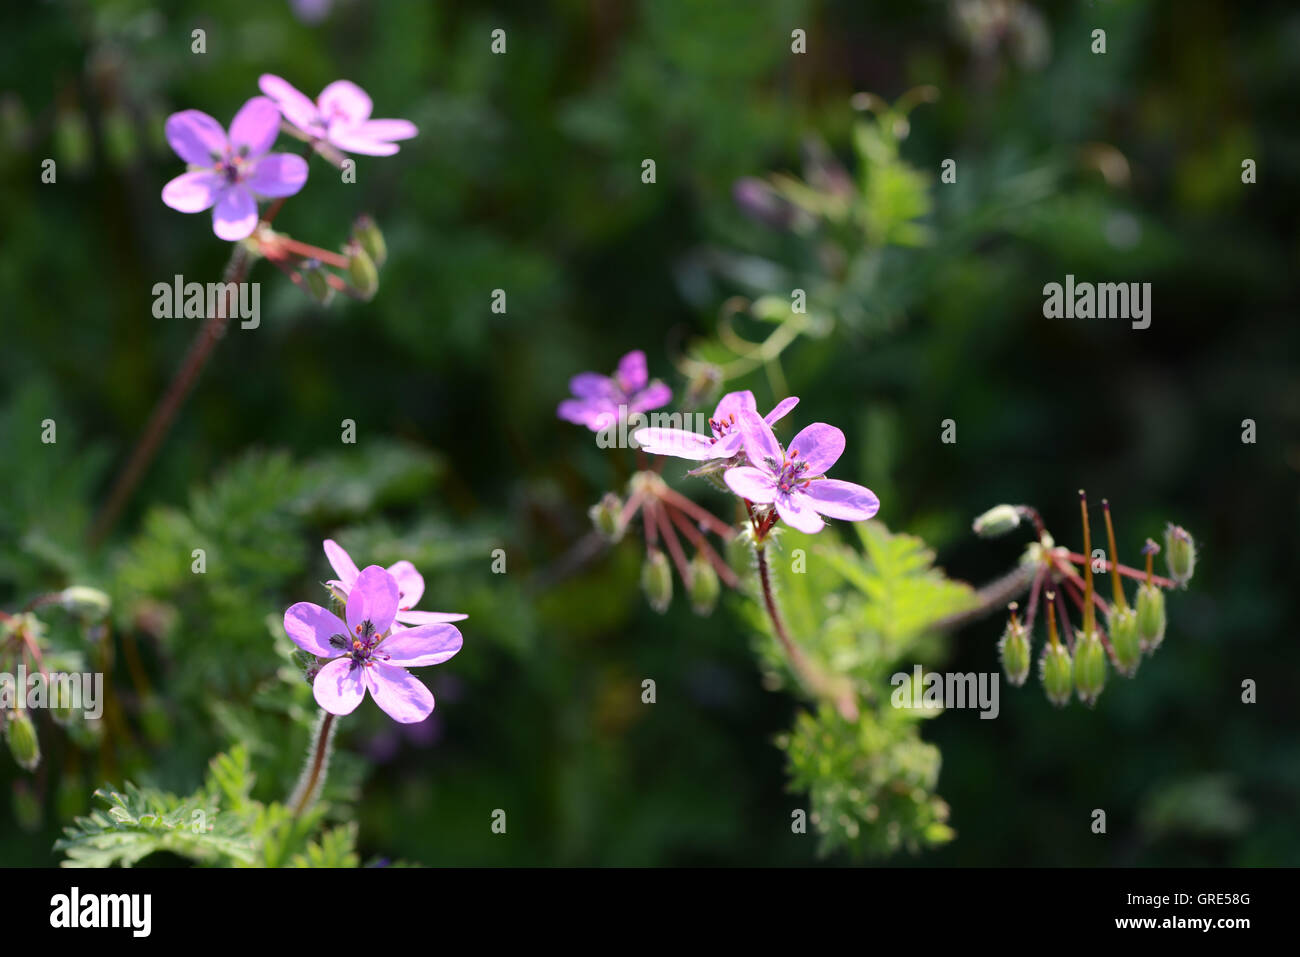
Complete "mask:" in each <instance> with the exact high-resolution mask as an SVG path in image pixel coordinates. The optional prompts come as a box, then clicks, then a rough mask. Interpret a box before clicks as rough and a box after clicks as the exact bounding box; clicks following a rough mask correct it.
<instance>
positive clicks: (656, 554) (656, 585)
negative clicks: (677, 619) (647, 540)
mask: <svg viewBox="0 0 1300 957" xmlns="http://www.w3.org/2000/svg"><path fill="white" fill-rule="evenodd" d="M641 588H642V590H643V591H645V597H646V599H647V600H648V601H649V602H650V607H651V608H653V609H654V610H655V611H657V612H659V614H661V615H662V614H663V613H664V612H666V611H667V610H668V606H669V605H670V604H672V600H673V570H672V566H671V565H669V564H668V556H667V555H665V554H664V553H663V552H661V551H659V549H657V548H656V549H654V550H653V551H651V552H650V554H648V555H647V556H646V559H645V564H644V565H642V566H641Z"/></svg>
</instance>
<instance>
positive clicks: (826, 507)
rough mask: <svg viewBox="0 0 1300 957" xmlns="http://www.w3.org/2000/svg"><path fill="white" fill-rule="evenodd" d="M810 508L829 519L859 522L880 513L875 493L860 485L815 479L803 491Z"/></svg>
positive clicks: (878, 500)
mask: <svg viewBox="0 0 1300 957" xmlns="http://www.w3.org/2000/svg"><path fill="white" fill-rule="evenodd" d="M803 493H804V495H806V496H807V497H808V498H809V499H810V500H811V502H812V507H813V508H814V509H816V510H817V511H819V512H821V513H822V514H823V515H827V516H829V517H831V518H842V519H845V520H847V521H850V522H861V521H865V520H866V519H868V518H871V517H872V516H873V515H875V514H876V512H878V511H880V499H878V498H876V493H875V492H873V491H871V489H869V488H866V487H864V486H862V485H854V484H853V483H852V482H841V481H839V480H838V479H817V480H815V481H813V482H811V483H809V484H808V486H807V487H805V488H804V489H803Z"/></svg>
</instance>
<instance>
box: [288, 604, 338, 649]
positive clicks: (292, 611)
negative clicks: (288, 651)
mask: <svg viewBox="0 0 1300 957" xmlns="http://www.w3.org/2000/svg"><path fill="white" fill-rule="evenodd" d="M284 631H285V634H287V635H288V636H289V638H290V639H291V640H292V641H293V643H294V644H295V645H297V646H298V647H299V648H301V649H302V650H303V651H308V652H311V653H312V654H313V655H319V656H320V657H321V658H333V657H334V656H335V655H337V654H339V651H340V649H338V648H335V647H334V646H333V645H331V644H330V638H332V637H333V636H334V635H343V636H344V637H345V638H346V637H347V633H348V626H347V625H345V624H343V622H341V621H339V617H338V615H335V614H334V613H333V612H331V611H330V610H329V609H327V608H322V607H321V606H320V605H313V604H312V603H311V602H309V601H300V602H298V604H296V605H290V606H289V610H288V611H286V612H285V613H284Z"/></svg>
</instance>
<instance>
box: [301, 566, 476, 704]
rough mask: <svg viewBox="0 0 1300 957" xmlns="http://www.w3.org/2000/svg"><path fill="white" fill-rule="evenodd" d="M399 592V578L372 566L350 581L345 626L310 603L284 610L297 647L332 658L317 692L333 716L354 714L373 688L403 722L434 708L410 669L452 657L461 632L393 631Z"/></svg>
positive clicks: (434, 628) (443, 627)
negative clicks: (408, 669)
mask: <svg viewBox="0 0 1300 957" xmlns="http://www.w3.org/2000/svg"><path fill="white" fill-rule="evenodd" d="M399 594H400V589H399V587H398V584H397V579H396V578H394V577H393V576H392V575H390V574H389V573H388V572H387V571H385V570H384V569H382V568H380V567H379V566H378V565H370V566H368V567H367V568H364V569H362V571H361V572H360V573H359V574H358V575H357V577H356V579H355V580H354V581H353V583H352V587H351V591H350V592H349V594H348V601H347V608H346V612H345V617H346V619H347V621H346V624H345V623H344V622H342V621H340V620H339V619H338V617H337V616H336V615H334V614H333V613H332V612H331V611H329V610H328V609H326V608H322V607H321V606H320V605H313V604H312V603H311V602H305V601H303V602H298V604H296V605H294V606H292V607H291V608H290V609H289V610H288V611H286V612H285V613H284V630H285V632H287V633H288V635H289V637H290V638H291V639H293V642H294V644H296V645H297V646H298V647H299V648H302V649H303V650H304V651H307V652H309V653H311V654H313V655H316V656H317V657H319V658H328V659H329V661H328V662H327V663H326V664H325V665H324V666H323V667H322V668H321V669H320V672H319V673H318V674H317V675H316V679H315V681H314V682H313V683H312V690H313V693H314V694H315V696H316V703H317V704H319V705H320V706H321V707H322V708H324V709H325V710H326V711H328V712H330V713H331V714H351V713H352V712H353V711H355V710H356V707H357V705H359V704H360V703H361V699H362V698H364V697H365V695H366V692H367V691H369V692H370V695H371V697H373V698H374V699H375V703H376V704H377V705H379V707H381V708H383V709H384V711H386V712H388V715H389V716H390V717H391V718H393V719H394V720H396V721H400V722H401V723H402V724H414V723H415V722H417V721H423V720H424V719H425V718H427V717H428V716H429V714H430V713H431V712H432V711H433V694H432V693H431V692H430V691H429V689H428V688H426V687H425V686H424V685H423V684H422V683H421V682H420V681H419V679H417V678H416V677H415V676H414V675H412V674H411V673H410V672H409V671H407V670H406V669H407V668H419V667H423V666H425V665H437V664H441V663H442V662H444V661H446V660H447V659H448V658H450V657H452V656H453V655H454V654H456V652H458V651H460V649H461V644H462V640H461V635H460V632H459V631H458V630H457V629H456V628H455V627H454V626H452V625H448V624H430V625H418V626H416V627H414V628H403V629H401V630H392V627H393V621H394V618H395V616H396V615H397V610H398V600H399V599H398V596H399Z"/></svg>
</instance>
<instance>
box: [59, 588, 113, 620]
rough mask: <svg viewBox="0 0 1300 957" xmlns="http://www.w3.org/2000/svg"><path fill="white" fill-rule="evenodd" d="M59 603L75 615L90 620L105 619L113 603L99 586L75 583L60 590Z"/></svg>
mask: <svg viewBox="0 0 1300 957" xmlns="http://www.w3.org/2000/svg"><path fill="white" fill-rule="evenodd" d="M59 604H61V605H62V606H63V607H64V608H65V609H66V610H68V611H70V612H72V613H73V614H74V615H79V616H81V617H82V618H86V619H88V620H90V621H103V620H104V617H105V616H106V615H107V614H108V610H109V608H110V607H111V605H112V603H111V602H110V601H109V598H108V596H107V595H106V594H104V593H103V592H102V591H100V590H99V589H98V588H87V587H86V586H84V585H73V586H72V587H71V588H65V589H63V591H61V592H59Z"/></svg>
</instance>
